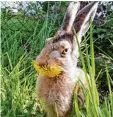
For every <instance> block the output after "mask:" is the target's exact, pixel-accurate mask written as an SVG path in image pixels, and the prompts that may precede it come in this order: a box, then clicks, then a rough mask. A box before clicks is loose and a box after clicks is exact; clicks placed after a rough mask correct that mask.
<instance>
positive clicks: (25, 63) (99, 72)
mask: <svg viewBox="0 0 113 117" xmlns="http://www.w3.org/2000/svg"><path fill="white" fill-rule="evenodd" d="M1 4H2V7H3V8H2V9H1V29H2V31H1V49H2V53H1V60H2V63H1V73H2V79H1V84H2V86H1V101H2V103H1V116H2V117H43V116H45V113H44V111H43V109H42V108H41V105H40V104H39V101H38V100H37V99H36V93H35V83H36V72H35V71H34V69H33V67H32V60H33V58H34V57H35V56H37V55H38V54H39V53H40V50H41V49H42V48H43V43H44V40H45V39H47V38H48V37H51V36H53V35H54V33H55V32H56V31H57V29H58V28H59V27H60V25H61V24H62V20H63V16H64V14H65V10H66V8H67V6H68V4H69V2H55V1H54V2H26V3H25V2H23V3H22V2H15V3H11V2H10V4H9V3H7V4H8V5H9V6H8V5H6V2H1ZM85 4H87V2H84V3H83V6H84V5H85ZM92 34H93V38H92V40H93V41H92V42H91V41H90V39H89V38H90V32H88V33H87V36H86V37H84V39H83V42H82V43H81V51H82V54H81V55H82V58H83V59H84V61H87V56H88V53H89V51H90V47H91V43H93V45H94V51H91V52H92V53H94V55H95V58H94V60H95V66H96V68H95V70H96V71H95V79H94V83H96V87H97V88H95V92H96V90H98V95H99V97H100V101H99V103H100V106H98V105H96V106H95V108H93V107H91V109H92V110H91V111H90V112H89V111H88V109H89V108H90V106H86V107H85V109H86V112H87V113H84V112H81V111H79V108H78V110H76V109H75V111H76V113H78V114H77V115H76V116H77V117H79V116H83V117H84V116H89V117H93V116H94V117H97V115H98V114H97V115H96V114H94V113H93V111H94V110H95V109H96V110H95V111H94V112H98V113H99V115H98V116H101V117H104V116H105V117H113V2H104V3H100V5H99V8H98V12H97V15H96V17H95V20H94V23H93V32H92ZM86 42H87V43H86ZM86 45H87V48H86ZM86 50H87V52H88V53H87V52H86ZM89 57H92V56H90V54H89ZM84 64H85V65H86V70H87V71H88V65H89V63H87V62H84V63H83V62H82V60H80V61H79V63H78V66H80V67H83V65H84ZM93 67H94V66H93ZM93 67H92V68H93ZM88 73H89V74H90V71H89V72H88ZM91 90H92V89H91ZM94 98H95V99H97V98H98V97H94ZM92 100H93V99H92ZM92 100H91V102H93V101H94V100H93V101H92ZM89 104H90V103H89ZM91 104H93V103H91ZM86 105H87V104H86ZM97 108H98V109H97Z"/></svg>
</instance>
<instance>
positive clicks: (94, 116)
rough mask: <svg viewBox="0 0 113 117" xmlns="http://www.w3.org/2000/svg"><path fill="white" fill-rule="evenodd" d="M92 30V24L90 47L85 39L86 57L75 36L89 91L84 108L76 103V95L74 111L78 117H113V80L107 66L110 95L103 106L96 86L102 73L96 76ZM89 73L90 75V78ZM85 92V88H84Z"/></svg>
mask: <svg viewBox="0 0 113 117" xmlns="http://www.w3.org/2000/svg"><path fill="white" fill-rule="evenodd" d="M92 30H93V27H92V24H91V28H90V34H89V35H90V36H89V37H90V38H89V39H90V45H88V44H87V41H88V40H87V39H86V38H85V40H86V41H84V44H85V53H86V55H87V56H86V57H84V55H83V51H82V50H81V47H80V44H79V42H78V39H77V36H76V34H75V36H76V39H77V43H78V46H79V52H80V59H81V63H82V66H83V71H84V73H85V76H86V78H87V83H88V89H87V92H86V91H84V92H85V93H84V95H85V103H84V106H83V107H82V108H80V106H79V105H78V103H77V101H76V100H77V93H74V97H76V98H74V100H73V103H74V108H75V109H73V110H75V115H76V117H112V116H113V92H112V89H111V82H110V81H111V80H110V79H111V78H110V74H109V71H108V67H107V64H105V66H106V68H105V69H106V79H107V82H108V89H109V95H108V97H107V98H105V100H104V102H103V103H102V104H100V102H99V93H98V89H97V86H96V79H97V78H96V76H97V77H98V76H99V74H100V72H99V73H98V75H95V71H96V67H95V56H94V42H93V34H92V32H93V31H92ZM89 50H90V51H89ZM88 52H89V53H88ZM85 61H86V62H85ZM87 73H88V74H89V77H88V75H87ZM83 90H84V86H83ZM84 109H85V111H84ZM73 116H74V115H73Z"/></svg>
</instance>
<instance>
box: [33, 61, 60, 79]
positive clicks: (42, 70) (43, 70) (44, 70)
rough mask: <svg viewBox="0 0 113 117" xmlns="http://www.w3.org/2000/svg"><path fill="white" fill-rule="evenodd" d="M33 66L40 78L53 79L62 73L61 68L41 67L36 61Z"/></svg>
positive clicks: (54, 66)
mask: <svg viewBox="0 0 113 117" xmlns="http://www.w3.org/2000/svg"><path fill="white" fill-rule="evenodd" d="M33 66H34V68H35V70H36V71H37V72H38V73H39V75H40V76H47V77H50V78H53V77H56V76H58V75H59V74H60V73H61V72H62V69H61V67H60V66H56V65H53V66H50V67H49V68H48V67H47V66H43V67H41V66H39V64H38V63H37V62H36V61H33Z"/></svg>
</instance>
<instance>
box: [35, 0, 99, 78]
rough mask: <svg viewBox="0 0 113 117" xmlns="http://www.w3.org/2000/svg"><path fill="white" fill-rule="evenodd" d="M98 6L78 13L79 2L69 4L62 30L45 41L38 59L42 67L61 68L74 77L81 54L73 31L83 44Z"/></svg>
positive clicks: (92, 6) (94, 4)
mask: <svg viewBox="0 0 113 117" xmlns="http://www.w3.org/2000/svg"><path fill="white" fill-rule="evenodd" d="M97 6H98V3H97V2H92V3H90V4H88V5H87V6H86V7H84V8H83V9H81V10H80V11H78V10H79V7H80V3H79V2H71V3H70V4H69V6H68V8H67V12H66V14H65V17H64V20H63V24H62V26H61V28H60V29H59V30H58V32H57V33H56V34H55V36H54V37H51V38H49V39H47V40H45V45H44V48H43V49H42V51H41V53H40V55H39V56H38V57H37V59H36V61H37V62H38V64H39V65H40V66H47V67H50V66H51V65H56V66H61V68H62V69H63V72H64V73H65V72H69V73H70V74H72V75H71V76H74V73H76V72H75V69H76V66H77V59H78V56H79V53H78V45H77V41H76V38H75V36H74V33H73V29H74V30H75V31H76V34H77V38H78V40H79V42H81V38H82V36H84V35H85V33H86V32H87V30H88V29H89V26H90V20H93V19H94V16H95V13H96V10H97Z"/></svg>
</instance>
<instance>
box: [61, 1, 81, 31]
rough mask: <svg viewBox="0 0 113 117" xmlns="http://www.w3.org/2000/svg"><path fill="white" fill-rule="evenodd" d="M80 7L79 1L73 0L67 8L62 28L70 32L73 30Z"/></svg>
mask: <svg viewBox="0 0 113 117" xmlns="http://www.w3.org/2000/svg"><path fill="white" fill-rule="evenodd" d="M79 7H80V3H79V2H71V3H70V4H69V6H68V8H67V11H66V14H65V17H64V20H63V24H62V27H61V30H63V31H66V32H70V31H72V26H73V23H74V20H75V17H76V14H77V11H78V9H79Z"/></svg>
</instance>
